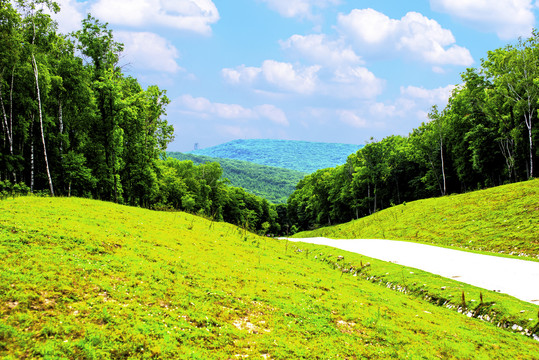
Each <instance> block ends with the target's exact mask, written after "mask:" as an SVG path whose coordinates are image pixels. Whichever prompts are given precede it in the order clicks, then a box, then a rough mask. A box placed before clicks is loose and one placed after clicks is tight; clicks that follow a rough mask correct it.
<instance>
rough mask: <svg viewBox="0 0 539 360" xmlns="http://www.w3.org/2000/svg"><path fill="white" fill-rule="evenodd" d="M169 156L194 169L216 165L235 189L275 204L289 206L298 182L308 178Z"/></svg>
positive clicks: (205, 158)
mask: <svg viewBox="0 0 539 360" xmlns="http://www.w3.org/2000/svg"><path fill="white" fill-rule="evenodd" d="M167 156H168V157H172V158H175V159H178V160H191V161H193V163H194V164H195V165H198V164H204V163H208V162H217V163H219V165H221V169H223V175H222V177H223V178H227V179H228V180H230V184H231V185H232V186H236V187H241V188H243V189H245V190H246V191H248V192H250V193H251V194H254V195H257V196H260V197H263V198H265V199H266V200H268V201H269V202H271V203H274V204H286V201H287V200H288V197H289V196H290V195H292V193H293V192H294V190H295V189H296V185H297V184H298V182H299V181H300V180H301V179H303V178H304V177H305V175H306V174H305V173H302V172H299V171H296V170H290V169H284V168H277V167H273V166H267V165H259V164H255V163H252V162H249V161H242V160H232V159H224V158H212V157H209V156H203V155H194V154H184V153H179V152H168V153H167Z"/></svg>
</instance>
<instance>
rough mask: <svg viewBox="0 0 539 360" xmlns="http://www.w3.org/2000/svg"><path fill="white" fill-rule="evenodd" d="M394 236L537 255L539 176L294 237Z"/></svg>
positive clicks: (496, 251) (390, 211) (451, 245)
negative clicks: (535, 178)
mask: <svg viewBox="0 0 539 360" xmlns="http://www.w3.org/2000/svg"><path fill="white" fill-rule="evenodd" d="M314 236H325V237H330V238H334V239H353V238H367V239H376V238H381V239H393V240H408V241H415V242H423V243H429V244H435V245H442V246H450V247H459V248H464V249H469V250H476V251H486V252H495V253H501V254H509V255H522V256H530V257H534V258H537V259H539V179H537V180H531V181H526V182H521V183H517V184H511V185H505V186H499V187H495V188H491V189H487V190H482V191H476V192H472V193H468V194H461V195H453V196H446V197H441V198H433V199H426V200H420V201H414V202H411V203H407V204H403V205H399V206H395V207H392V208H389V209H386V210H383V211H380V212H378V213H376V214H374V215H371V216H369V217H365V218H362V219H359V220H356V221H352V222H350V223H346V224H341V225H336V226H332V227H326V228H321V229H318V230H315V231H309V232H302V233H299V234H297V235H296V237H314Z"/></svg>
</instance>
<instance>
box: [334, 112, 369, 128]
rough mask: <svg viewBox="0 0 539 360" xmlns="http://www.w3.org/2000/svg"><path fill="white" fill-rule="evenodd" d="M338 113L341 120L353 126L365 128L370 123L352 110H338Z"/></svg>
mask: <svg viewBox="0 0 539 360" xmlns="http://www.w3.org/2000/svg"><path fill="white" fill-rule="evenodd" d="M337 115H338V116H339V120H340V121H341V122H343V123H345V124H348V125H350V126H352V127H356V128H365V127H367V125H368V123H367V121H366V120H365V119H363V118H362V117H361V116H359V115H358V114H357V113H355V112H353V111H351V110H338V111H337Z"/></svg>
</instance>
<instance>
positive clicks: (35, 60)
mask: <svg viewBox="0 0 539 360" xmlns="http://www.w3.org/2000/svg"><path fill="white" fill-rule="evenodd" d="M44 8H47V9H49V10H50V11H58V10H59V8H58V5H57V4H56V3H54V2H52V1H41V0H40V1H25V0H18V1H17V2H16V6H14V5H13V3H12V2H11V1H8V0H0V19H1V20H0V32H1V34H2V37H1V38H0V107H1V124H2V125H1V126H2V139H1V147H0V148H1V151H0V193H1V194H2V196H8V195H14V194H26V193H33V194H43V195H49V196H79V197H88V198H93V199H99V200H105V201H113V202H116V203H121V204H127V205H133V206H141V207H146V208H153V209H166V210H171V209H178V210H184V211H189V212H192V213H197V214H199V215H203V216H206V217H208V218H211V219H214V220H224V221H228V222H231V223H234V224H237V225H241V226H244V227H246V228H247V229H249V230H253V231H254V230H262V229H265V230H266V231H267V230H268V229H272V228H273V231H275V230H276V229H275V225H276V221H275V218H276V213H275V210H274V209H273V208H272V207H271V206H270V205H269V203H268V201H267V200H266V199H263V198H260V197H256V196H254V195H252V194H249V193H247V192H246V191H245V190H243V189H241V188H233V187H229V186H227V184H226V181H225V180H224V179H222V177H221V174H222V170H221V168H220V166H219V165H218V164H216V163H214V164H206V165H200V166H194V165H193V163H192V162H190V161H187V162H180V161H177V160H173V159H167V160H163V159H164V158H165V157H166V155H165V150H166V147H167V144H168V143H169V142H170V141H171V140H172V139H173V128H172V126H171V125H169V124H168V123H167V120H166V106H167V104H168V103H169V99H168V98H167V96H166V91H165V90H162V89H159V88H158V87H157V86H150V87H148V88H147V89H143V88H142V87H141V85H140V84H139V83H138V81H137V79H135V78H133V77H131V76H127V75H125V74H124V73H123V72H122V69H121V67H120V66H119V64H118V62H119V59H120V56H121V53H122V50H123V45H122V44H121V43H118V42H117V41H115V39H114V35H113V32H112V30H110V29H108V27H107V24H103V23H101V22H100V21H99V20H98V19H95V18H93V17H91V16H90V15H89V16H88V17H87V18H86V19H85V20H83V22H82V28H81V30H79V31H76V32H74V33H71V34H60V33H59V32H58V31H57V25H56V24H55V22H53V21H52V19H51V17H50V16H49V15H48V14H46V13H45V12H44Z"/></svg>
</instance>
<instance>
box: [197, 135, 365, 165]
mask: <svg viewBox="0 0 539 360" xmlns="http://www.w3.org/2000/svg"><path fill="white" fill-rule="evenodd" d="M362 147H363V145H354V144H341V143H322V142H311V141H299V140H277V139H247V140H246V139H239V140H233V141H229V142H227V143H224V144H220V145H216V146H212V147H208V148H205V149H199V150H193V151H189V152H187V154H193V155H204V156H209V157H215V158H226V159H233V160H244V161H249V162H253V163H255V164H259V165H267V166H273V167H279V168H285V169H291V170H296V171H300V172H303V173H313V172H315V171H316V170H319V169H324V168H330V167H335V166H338V165H342V164H344V163H345V162H346V159H347V158H348V156H349V155H350V154H352V153H355V152H356V151H358V150H359V149H361V148H362ZM277 154H278V155H277Z"/></svg>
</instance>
